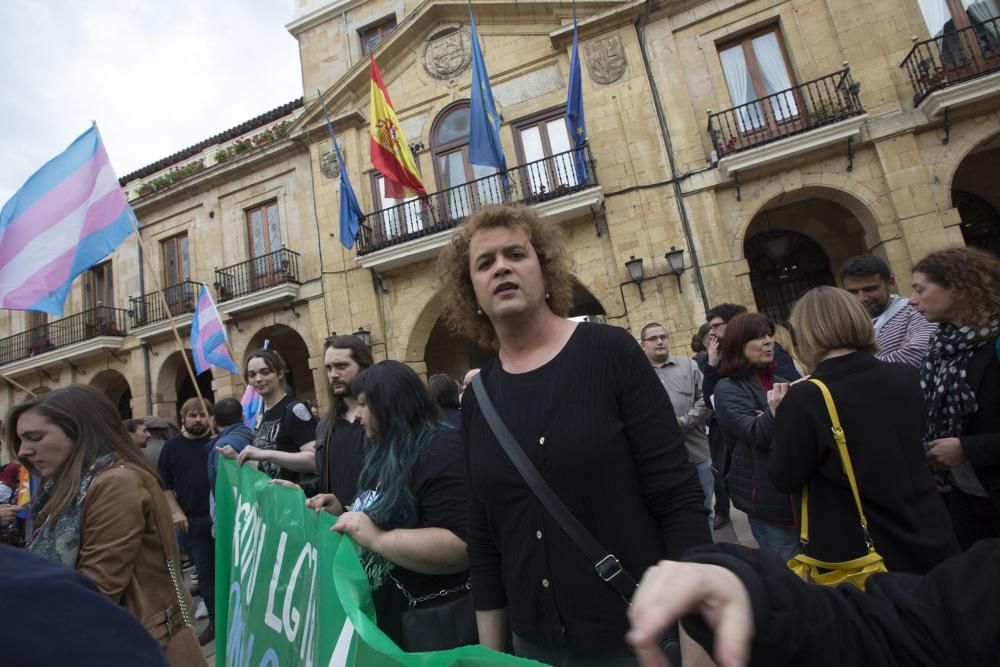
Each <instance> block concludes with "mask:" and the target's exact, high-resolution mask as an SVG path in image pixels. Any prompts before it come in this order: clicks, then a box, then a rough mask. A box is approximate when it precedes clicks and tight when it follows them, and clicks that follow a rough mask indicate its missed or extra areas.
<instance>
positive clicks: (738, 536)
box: [185, 508, 757, 665]
mask: <svg viewBox="0 0 1000 667" xmlns="http://www.w3.org/2000/svg"><path fill="white" fill-rule="evenodd" d="M731 519H732V520H731V521H730V522H729V523H728V524H726V525H725V526H724V527H723V528H721V529H720V530H716V531H714V532H713V534H712V536H713V537H714V538H715V541H716V542H735V543H739V544H742V545H744V546H748V547H754V548H756V547H757V542H756V541H755V540H754V539H753V535H752V534H751V533H750V523H749V522H748V521H747V515H746V514H744V513H743V512H741V511H739V510H738V509H736V508H733V510H732V515H731ZM190 572H193V570H190V571H186V572H185V579H187V580H188V581H190ZM199 600H200V598H195V600H194V603H195V606H196V607H197V605H198V602H199ZM192 620H194V619H192ZM207 625H208V620H207V619H203V620H200V621H199V620H194V628H195V632H196V633H199V634H200V633H201V631H202V630H204V629H205V626H207ZM202 652H203V653H204V654H205V658H207V659H208V662H209V664H210V665H214V664H215V641H211V642H209V643H208V644H206V645H205V646H203V647H202Z"/></svg>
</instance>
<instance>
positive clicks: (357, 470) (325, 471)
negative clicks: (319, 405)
mask: <svg viewBox="0 0 1000 667" xmlns="http://www.w3.org/2000/svg"><path fill="white" fill-rule="evenodd" d="M329 421H330V420H329V417H324V418H323V419H322V420H321V421H320V425H319V427H317V429H316V472H317V473H318V474H319V484H318V485H317V487H316V489H315V492H314V494H315V493H332V494H333V495H335V496H337V500H339V501H340V503H341V505H343V506H344V507H347V506H348V505H350V504H351V503H352V502H354V499H355V498H357V497H358V477H359V476H360V475H361V469H362V468H363V467H364V464H365V427H364V426H362V425H361V421H360V420H355V421H353V422H349V421H347V420H345V419H343V418H341V417H338V418H337V420H336V422H335V423H334V426H333V431H332V432H331V431H330V430H329ZM307 495H309V494H308V493H307Z"/></svg>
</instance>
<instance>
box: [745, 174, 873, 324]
mask: <svg viewBox="0 0 1000 667" xmlns="http://www.w3.org/2000/svg"><path fill="white" fill-rule="evenodd" d="M877 227H878V226H877V223H876V221H875V218H874V215H873V214H872V212H871V210H870V209H869V208H868V207H867V206H865V204H864V202H862V201H860V200H858V199H857V198H856V197H854V196H853V195H850V194H849V193H846V192H845V191H843V190H839V189H830V188H822V187H816V186H807V187H803V188H800V189H798V190H795V191H792V192H786V193H782V194H781V195H780V196H775V197H772V198H770V199H769V200H768V201H767V202H766V203H765V204H764V205H763V206H761V207H760V208H758V209H757V211H756V213H755V214H754V216H753V218H752V219H751V221H750V223H749V224H748V225H747V226H746V228H745V230H744V234H743V242H742V250H743V253H742V254H743V257H744V259H745V260H746V262H747V266H748V268H749V279H750V287H751V290H752V291H753V295H754V300H755V301H756V304H757V309H758V310H759V311H760V312H762V313H765V314H767V315H768V316H769V317H771V318H772V319H774V320H775V321H777V322H783V321H785V320H786V319H787V317H788V315H789V313H790V311H791V306H792V304H794V302H795V301H796V300H797V299H798V298H799V297H800V296H801V295H802V294H804V293H805V292H806V291H808V290H809V289H812V288H813V287H816V286H818V285H832V284H835V280H834V276H835V275H836V272H837V270H838V268H839V267H840V266H841V265H842V264H843V263H844V261H845V260H847V258H848V257H852V256H854V255H861V254H865V253H866V252H868V251H869V250H870V249H871V248H873V247H874V246H876V245H877V241H875V239H877V236H876V235H877Z"/></svg>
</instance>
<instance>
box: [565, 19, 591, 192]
mask: <svg viewBox="0 0 1000 667" xmlns="http://www.w3.org/2000/svg"><path fill="white" fill-rule="evenodd" d="M579 47H580V45H579V41H578V39H577V30H576V3H575V2H574V3H573V54H572V55H571V56H570V59H569V86H568V90H567V92H566V129H568V130H569V136H570V142H571V143H572V144H573V146H574V147H575V148H576V151H575V152H574V153H573V165H574V167H575V169H576V183H577V185H584V184H586V183H588V182H589V179H588V178H587V158H586V154H585V152H584V150H583V145H584V144H585V143H587V125H586V123H585V122H584V120H583V77H582V73H581V72H580V48H579Z"/></svg>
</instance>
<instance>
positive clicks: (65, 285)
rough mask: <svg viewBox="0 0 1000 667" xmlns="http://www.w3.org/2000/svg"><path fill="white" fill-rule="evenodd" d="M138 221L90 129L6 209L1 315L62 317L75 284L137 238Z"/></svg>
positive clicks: (0, 232) (0, 241)
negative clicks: (8, 312)
mask: <svg viewBox="0 0 1000 667" xmlns="http://www.w3.org/2000/svg"><path fill="white" fill-rule="evenodd" d="M134 217H135V214H134V213H133V212H132V209H131V208H130V207H129V205H128V202H127V201H126V200H125V193H124V192H122V189H121V186H120V185H119V184H118V177H117V176H115V170H114V169H113V168H112V167H111V162H110V161H109V160H108V154H107V153H106V152H105V151H104V143H103V142H102V141H101V133H100V132H98V130H97V125H96V124H94V125H91V127H90V129H88V130H87V131H86V132H84V133H83V134H81V135H80V136H79V137H78V138H77V140H76V141H74V142H73V143H72V144H70V146H69V148H67V149H66V150H65V151H63V152H62V153H60V154H59V155H57V156H56V157H54V158H52V159H51V160H49V161H48V162H47V163H46V164H45V166H43V167H42V168H41V169H39V170H38V171H36V172H35V173H34V175H32V176H31V178H29V179H28V181H27V182H26V183H25V184H24V185H22V186H21V189H20V190H18V191H17V192H16V193H14V196H13V197H11V199H10V201H8V202H7V203H6V204H4V207H3V209H0V308H7V309H9V310H37V311H41V312H43V313H49V314H51V315H57V316H61V315H62V314H63V306H64V304H65V302H66V295H67V294H69V290H70V286H71V285H72V284H73V279H74V278H76V277H77V276H78V275H80V274H81V273H83V272H84V271H86V270H87V269H89V268H90V267H91V266H93V265H94V264H97V263H98V262H99V261H101V260H102V259H104V258H105V257H107V256H108V255H109V254H110V253H111V251H112V250H114V249H115V248H116V247H118V245H119V244H120V243H121V242H122V241H124V240H125V238H126V237H128V235H129V234H131V233H132V230H133V224H132V220H133V218H134Z"/></svg>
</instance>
